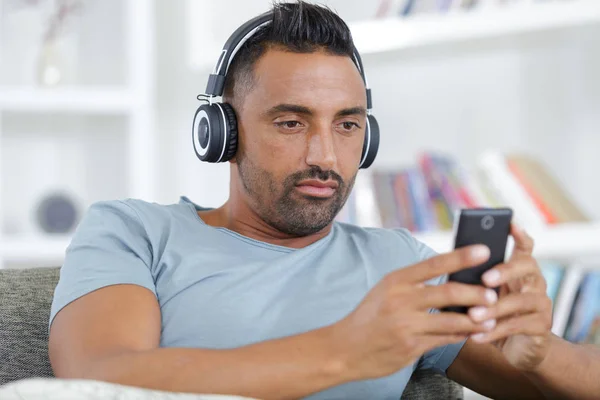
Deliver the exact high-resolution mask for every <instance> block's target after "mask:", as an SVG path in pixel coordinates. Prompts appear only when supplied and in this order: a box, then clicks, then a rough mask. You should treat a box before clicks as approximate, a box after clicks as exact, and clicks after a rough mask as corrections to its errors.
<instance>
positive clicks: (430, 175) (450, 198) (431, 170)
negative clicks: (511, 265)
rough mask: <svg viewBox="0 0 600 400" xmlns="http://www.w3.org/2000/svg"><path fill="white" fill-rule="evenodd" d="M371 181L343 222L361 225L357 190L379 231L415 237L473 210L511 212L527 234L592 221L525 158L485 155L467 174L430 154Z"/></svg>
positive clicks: (540, 167) (377, 174)
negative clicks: (368, 199) (366, 198)
mask: <svg viewBox="0 0 600 400" xmlns="http://www.w3.org/2000/svg"><path fill="white" fill-rule="evenodd" d="M367 179H368V181H369V183H368V184H367V186H366V189H364V188H363V189H359V188H356V189H355V191H354V193H353V195H352V196H351V198H350V199H349V200H348V203H347V204H346V207H345V208H344V210H343V212H342V213H341V214H340V217H339V219H340V220H342V221H346V222H355V221H356V220H357V218H356V216H355V215H354V214H355V213H356V212H357V211H359V210H357V207H356V204H355V202H356V199H355V197H356V196H359V195H360V193H356V192H357V191H359V190H370V191H372V196H373V198H374V199H375V201H374V206H375V208H376V210H374V212H375V214H376V215H378V218H377V219H378V221H377V222H378V223H377V225H380V226H382V227H385V228H399V227H402V228H406V229H408V230H410V231H411V232H430V231H440V230H449V229H451V228H452V225H453V222H454V215H455V212H456V211H457V210H459V209H461V208H473V207H510V208H512V209H513V211H514V219H515V221H516V222H517V223H519V224H520V225H522V226H523V227H525V228H527V229H529V228H538V227H540V226H546V225H550V224H558V223H563V222H584V221H588V220H589V218H588V216H587V215H586V214H585V213H584V212H582V210H581V209H580V208H579V206H578V205H577V204H576V202H575V201H574V200H573V199H572V198H571V197H570V196H569V194H568V193H567V191H566V190H565V189H564V188H563V187H562V185H561V184H560V182H559V181H558V180H557V179H556V178H555V177H554V176H553V175H552V174H551V173H550V172H549V170H548V168H546V167H545V166H544V165H543V164H542V163H541V162H539V161H538V160H536V159H535V158H533V157H530V156H528V155H523V154H501V153H499V152H493V151H492V152H486V153H484V154H483V155H482V156H481V157H480V158H479V160H478V162H477V165H476V167H475V168H472V169H469V170H467V169H466V168H465V167H464V166H463V165H461V163H460V162H458V161H457V160H456V159H454V158H452V157H449V156H447V155H443V154H439V153H433V152H428V153H424V154H422V155H420V156H419V157H418V160H417V162H416V163H415V165H414V166H409V167H406V168H402V169H399V170H394V171H389V170H388V171H382V170H375V171H374V172H372V173H370V174H369V176H368V178H367ZM360 211H362V212H364V210H360Z"/></svg>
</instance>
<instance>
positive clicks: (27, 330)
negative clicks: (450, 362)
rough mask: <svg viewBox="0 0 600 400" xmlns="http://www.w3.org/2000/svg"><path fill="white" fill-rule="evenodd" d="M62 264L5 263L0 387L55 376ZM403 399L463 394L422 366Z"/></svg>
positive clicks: (0, 282)
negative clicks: (55, 302)
mask: <svg viewBox="0 0 600 400" xmlns="http://www.w3.org/2000/svg"><path fill="white" fill-rule="evenodd" d="M59 274H60V268H58V267H52V268H30V269H0V389H1V388H2V385H6V384H9V382H10V383H12V384H14V383H15V381H20V380H27V379H32V378H46V379H48V378H52V377H53V373H52V368H51V366H50V362H49V360H48V320H49V316H50V306H51V303H52V297H53V295H54V288H55V287H56V284H57V282H58V278H59ZM402 399H403V400H417V399H419V400H440V399H452V400H455V399H463V389H462V387H461V386H460V385H458V384H457V383H455V382H453V381H451V380H449V379H447V378H445V377H443V376H441V375H437V374H435V373H433V372H429V371H417V372H415V373H414V374H413V376H412V377H411V380H410V382H409V384H408V386H407V387H406V389H405V391H404V394H403V395H402Z"/></svg>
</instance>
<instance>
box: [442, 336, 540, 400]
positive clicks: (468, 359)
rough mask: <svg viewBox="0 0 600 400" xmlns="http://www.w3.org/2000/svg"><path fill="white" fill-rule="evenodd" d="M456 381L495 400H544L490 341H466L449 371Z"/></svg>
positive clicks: (450, 376)
mask: <svg viewBox="0 0 600 400" xmlns="http://www.w3.org/2000/svg"><path fill="white" fill-rule="evenodd" d="M446 374H447V376H448V377H449V378H450V379H452V380H453V381H455V382H457V383H459V384H461V385H462V386H464V387H467V388H469V389H471V390H473V391H475V392H478V393H481V394H483V395H485V396H488V397H490V398H493V399H544V398H545V397H544V396H543V394H542V393H541V392H540V391H539V389H538V388H537V387H536V386H535V385H534V384H533V382H531V381H530V380H529V379H528V378H527V377H526V376H525V375H524V374H522V373H521V372H520V371H518V370H517V369H516V368H514V367H513V366H512V365H511V364H510V363H509V362H508V361H507V360H506V358H505V356H504V355H503V354H502V353H501V352H500V350H498V349H497V348H496V347H494V346H493V345H491V344H482V343H475V342H473V341H471V340H467V342H466V343H465V345H464V346H463V348H462V350H461V351H460V352H459V353H458V356H457V357H456V359H455V360H454V362H453V363H452V364H451V365H450V366H449V367H448V370H447V371H446Z"/></svg>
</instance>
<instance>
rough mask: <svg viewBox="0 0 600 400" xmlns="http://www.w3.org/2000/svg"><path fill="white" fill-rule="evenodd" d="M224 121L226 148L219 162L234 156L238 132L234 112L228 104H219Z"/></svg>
mask: <svg viewBox="0 0 600 400" xmlns="http://www.w3.org/2000/svg"><path fill="white" fill-rule="evenodd" d="M221 107H222V108H223V112H224V114H225V119H226V120H227V133H226V134H227V138H228V140H227V148H226V149H225V154H224V155H223V158H222V159H221V160H219V161H220V162H224V161H229V160H231V159H232V158H233V156H235V153H236V151H237V145H238V130H237V118H236V116H235V110H234V109H233V107H232V106H231V105H230V104H228V103H221Z"/></svg>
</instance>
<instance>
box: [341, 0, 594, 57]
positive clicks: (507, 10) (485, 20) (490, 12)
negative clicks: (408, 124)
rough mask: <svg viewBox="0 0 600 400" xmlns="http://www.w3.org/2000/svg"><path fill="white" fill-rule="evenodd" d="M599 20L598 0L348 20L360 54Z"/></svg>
mask: <svg viewBox="0 0 600 400" xmlns="http://www.w3.org/2000/svg"><path fill="white" fill-rule="evenodd" d="M598 23H600V2H598V1H596V0H574V1H564V2H545V3H541V2H540V3H537V4H535V3H530V2H521V3H516V4H513V5H498V6H489V7H484V8H482V9H477V10H474V11H470V12H466V11H451V12H449V13H445V14H433V15H427V14H423V15H416V16H409V17H406V18H386V19H381V20H366V21H357V22H354V23H352V24H350V29H351V31H352V36H353V38H354V42H355V44H356V47H357V48H358V50H359V51H360V52H361V54H365V55H366V54H377V53H383V52H391V51H402V50H408V49H415V48H422V47H427V46H432V45H449V44H459V43H467V42H474V41H481V40H487V39H496V38H503V37H504V38H506V37H519V36H523V35H526V34H531V33H539V32H548V31H553V30H560V29H564V28H573V27H578V26H584V25H589V24H598Z"/></svg>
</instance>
